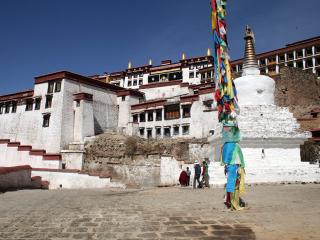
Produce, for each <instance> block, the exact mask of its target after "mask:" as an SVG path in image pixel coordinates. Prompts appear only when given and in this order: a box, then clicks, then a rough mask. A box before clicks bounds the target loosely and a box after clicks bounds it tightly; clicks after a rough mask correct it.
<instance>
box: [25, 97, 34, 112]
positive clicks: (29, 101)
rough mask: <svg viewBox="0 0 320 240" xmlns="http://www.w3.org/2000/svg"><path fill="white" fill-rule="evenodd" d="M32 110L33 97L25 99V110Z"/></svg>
mask: <svg viewBox="0 0 320 240" xmlns="http://www.w3.org/2000/svg"><path fill="white" fill-rule="evenodd" d="M32 110H33V99H27V100H26V111H32Z"/></svg>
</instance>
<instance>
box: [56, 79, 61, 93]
mask: <svg viewBox="0 0 320 240" xmlns="http://www.w3.org/2000/svg"><path fill="white" fill-rule="evenodd" d="M61 84H62V81H61V80H59V81H56V84H55V86H54V92H61Z"/></svg>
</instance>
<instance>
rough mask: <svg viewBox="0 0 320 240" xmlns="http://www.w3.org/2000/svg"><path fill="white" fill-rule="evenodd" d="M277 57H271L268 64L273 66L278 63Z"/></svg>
mask: <svg viewBox="0 0 320 240" xmlns="http://www.w3.org/2000/svg"><path fill="white" fill-rule="evenodd" d="M276 61H277V60H276V57H270V58H269V59H268V62H269V64H273V63H276Z"/></svg>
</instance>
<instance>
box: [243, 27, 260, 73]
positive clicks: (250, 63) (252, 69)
mask: <svg viewBox="0 0 320 240" xmlns="http://www.w3.org/2000/svg"><path fill="white" fill-rule="evenodd" d="M244 40H245V52H244V61H243V68H242V69H243V72H242V76H246V75H259V74H260V71H259V66H258V61H257V58H256V52H255V46H254V45H255V40H254V34H253V31H252V30H251V28H250V27H249V26H248V25H247V27H246V31H245V36H244Z"/></svg>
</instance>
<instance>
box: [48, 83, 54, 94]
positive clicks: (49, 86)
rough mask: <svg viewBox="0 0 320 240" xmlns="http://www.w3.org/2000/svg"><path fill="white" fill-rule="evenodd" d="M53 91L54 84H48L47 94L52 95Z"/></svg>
mask: <svg viewBox="0 0 320 240" xmlns="http://www.w3.org/2000/svg"><path fill="white" fill-rule="evenodd" d="M53 89H54V82H49V83H48V93H53Z"/></svg>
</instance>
